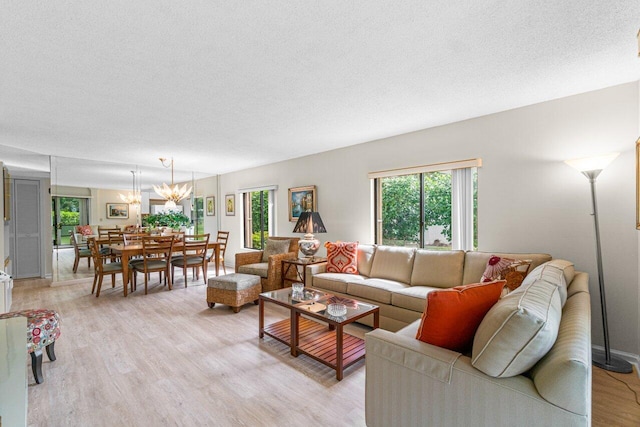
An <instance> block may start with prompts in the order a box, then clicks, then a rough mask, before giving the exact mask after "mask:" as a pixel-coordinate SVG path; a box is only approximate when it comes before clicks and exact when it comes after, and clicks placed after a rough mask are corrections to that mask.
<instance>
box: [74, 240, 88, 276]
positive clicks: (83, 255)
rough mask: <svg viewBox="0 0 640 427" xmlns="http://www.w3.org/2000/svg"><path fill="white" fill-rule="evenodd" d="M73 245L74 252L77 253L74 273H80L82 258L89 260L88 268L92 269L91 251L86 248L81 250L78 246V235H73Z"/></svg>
mask: <svg viewBox="0 0 640 427" xmlns="http://www.w3.org/2000/svg"><path fill="white" fill-rule="evenodd" d="M71 244H72V245H73V251H74V253H75V256H76V257H75V259H74V260H73V272H74V273H75V272H77V271H78V264H80V258H86V259H87V263H88V264H87V267H88V268H91V249H90V248H87V247H84V248H81V247H80V246H79V245H78V240H77V238H76V234H75V233H71Z"/></svg>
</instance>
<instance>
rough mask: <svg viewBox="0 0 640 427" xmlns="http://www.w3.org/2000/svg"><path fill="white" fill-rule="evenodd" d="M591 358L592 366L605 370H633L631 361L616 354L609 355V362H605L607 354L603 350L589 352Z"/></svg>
mask: <svg viewBox="0 0 640 427" xmlns="http://www.w3.org/2000/svg"><path fill="white" fill-rule="evenodd" d="M591 359H592V362H593V366H597V367H598V368H601V369H604V370H605V371H611V372H618V373H621V374H630V373H631V372H633V367H632V366H631V363H629V362H627V361H626V360H624V359H621V358H619V357H617V356H613V355H611V357H610V358H609V363H607V356H606V354H605V352H604V351H603V350H593V351H592V352H591Z"/></svg>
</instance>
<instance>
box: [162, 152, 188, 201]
mask: <svg viewBox="0 0 640 427" xmlns="http://www.w3.org/2000/svg"><path fill="white" fill-rule="evenodd" d="M166 161H167V159H164V158H162V157H160V162H161V163H162V166H164V167H165V168H169V167H170V168H171V185H170V186H169V185H167V184H166V183H162V186H159V185H154V186H153V190H154V191H155V192H156V194H158V196H160V197H162V198H163V199H165V200H166V201H167V202H166V203H165V204H164V206H165V207H166V208H175V207H176V204H177V203H178V202H179V201H180V200H182V199H184V198H185V197H187V196H188V195H189V194H191V187H188V186H187V184H184V185H183V186H182V187H181V186H179V185H177V184H175V185H174V184H173V157H172V158H171V162H170V163H169V164H165V162H166Z"/></svg>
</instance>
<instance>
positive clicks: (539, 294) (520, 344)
mask: <svg viewBox="0 0 640 427" xmlns="http://www.w3.org/2000/svg"><path fill="white" fill-rule="evenodd" d="M561 315H562V304H561V302H560V294H559V291H558V287H557V286H556V285H553V284H551V283H548V282H545V281H543V280H537V281H535V282H534V283H532V284H531V285H530V286H527V287H522V288H519V289H518V290H516V291H514V292H512V293H510V294H508V295H507V296H505V297H504V298H502V299H501V300H500V301H498V303H497V304H496V305H494V306H493V307H492V308H491V310H489V312H488V313H487V315H486V316H485V317H484V319H483V320H482V323H481V324H480V326H479V327H478V331H477V332H476V336H475V338H474V340H473V352H472V356H471V364H472V365H473V366H474V367H476V368H477V369H479V370H481V371H482V372H484V373H485V374H487V375H490V376H492V377H501V378H502V377H512V376H515V375H519V374H521V373H523V372H525V371H527V370H529V369H530V368H531V367H532V366H533V365H535V364H536V363H537V362H538V360H540V359H541V358H542V357H543V356H544V355H545V354H547V352H548V351H549V349H550V348H551V346H553V343H554V342H555V340H556V337H557V336H558V327H559V325H560V318H561Z"/></svg>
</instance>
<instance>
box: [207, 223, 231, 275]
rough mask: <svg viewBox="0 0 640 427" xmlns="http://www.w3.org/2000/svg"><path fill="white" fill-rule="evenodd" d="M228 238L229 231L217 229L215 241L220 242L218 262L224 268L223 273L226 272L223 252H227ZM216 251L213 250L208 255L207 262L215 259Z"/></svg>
mask: <svg viewBox="0 0 640 427" xmlns="http://www.w3.org/2000/svg"><path fill="white" fill-rule="evenodd" d="M228 240H229V232H228V231H218V236H217V238H216V242H218V243H220V259H219V260H218V262H219V263H220V265H222V269H223V270H224V274H227V267H225V266H224V254H225V253H226V252H227V241H228ZM215 256H216V251H215V250H214V251H213V253H212V254H211V257H209V262H212V261H215V258H214V257H215Z"/></svg>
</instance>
